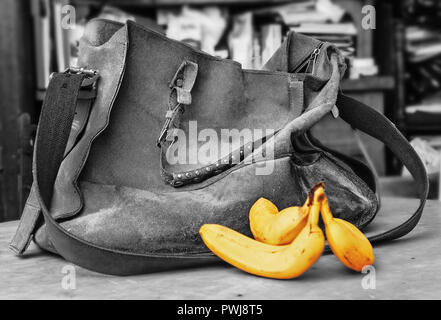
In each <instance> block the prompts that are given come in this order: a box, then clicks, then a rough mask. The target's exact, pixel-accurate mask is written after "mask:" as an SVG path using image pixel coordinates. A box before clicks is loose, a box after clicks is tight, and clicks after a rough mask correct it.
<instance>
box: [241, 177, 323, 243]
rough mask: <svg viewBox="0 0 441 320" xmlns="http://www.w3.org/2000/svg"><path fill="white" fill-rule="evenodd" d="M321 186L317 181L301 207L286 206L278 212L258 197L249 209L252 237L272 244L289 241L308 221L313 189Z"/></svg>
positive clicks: (271, 204) (270, 204)
mask: <svg viewBox="0 0 441 320" xmlns="http://www.w3.org/2000/svg"><path fill="white" fill-rule="evenodd" d="M320 186H321V187H323V183H319V184H317V185H315V186H314V188H312V190H311V191H310V192H309V195H308V198H307V199H306V201H305V203H304V205H303V206H302V207H288V208H285V209H283V210H282V211H280V212H279V210H278V209H277V207H276V206H275V205H274V204H273V203H272V202H271V201H269V200H267V199H265V198H260V199H259V200H257V201H256V203H254V205H253V206H252V207H251V209H250V215H249V219H250V229H251V232H252V234H253V236H254V239H256V240H258V241H260V242H264V243H267V244H273V245H284V244H289V243H291V242H292V241H293V240H294V239H295V238H296V237H297V235H298V234H299V233H300V231H302V229H303V228H304V227H305V225H306V222H307V221H308V215H309V211H310V209H311V208H310V204H311V201H312V197H313V194H314V190H316V189H317V188H319V187H320Z"/></svg>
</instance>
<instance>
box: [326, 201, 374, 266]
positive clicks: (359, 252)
mask: <svg viewBox="0 0 441 320" xmlns="http://www.w3.org/2000/svg"><path fill="white" fill-rule="evenodd" d="M321 213H322V218H323V221H324V223H325V227H326V238H327V240H328V243H329V246H330V247H331V249H332V252H334V254H335V255H336V256H337V258H338V259H339V260H340V261H341V262H342V263H343V264H344V265H345V266H347V267H348V268H350V269H353V270H355V271H361V270H362V269H363V267H364V266H368V265H371V264H373V263H374V260H375V258H374V252H373V249H372V245H371V243H370V242H369V240H368V239H367V238H366V236H365V235H364V234H363V233H362V232H361V231H360V230H359V229H358V228H357V227H356V226H354V225H353V224H351V223H350V222H347V221H345V220H342V219H338V218H334V217H333V216H332V213H331V210H330V209H329V203H328V199H327V198H326V196H325V197H324V199H323V201H322V208H321Z"/></svg>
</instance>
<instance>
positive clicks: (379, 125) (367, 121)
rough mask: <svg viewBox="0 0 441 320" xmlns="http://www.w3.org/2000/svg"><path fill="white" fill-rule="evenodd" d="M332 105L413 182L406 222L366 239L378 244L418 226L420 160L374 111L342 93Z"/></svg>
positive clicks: (424, 190)
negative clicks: (414, 202) (413, 203)
mask: <svg viewBox="0 0 441 320" xmlns="http://www.w3.org/2000/svg"><path fill="white" fill-rule="evenodd" d="M336 104H337V107H338V109H339V111H340V116H341V118H342V119H343V120H344V121H346V122H347V123H348V124H350V125H351V126H352V127H354V128H355V129H358V130H360V131H363V132H364V133H367V134H368V135H370V136H372V137H374V138H376V139H378V140H380V141H381V142H383V143H384V144H385V145H386V146H387V147H388V148H389V149H390V150H391V151H392V152H393V153H394V154H395V156H396V157H397V158H398V159H400V161H401V162H402V163H403V164H404V165H405V166H406V168H407V169H408V170H409V172H410V173H411V174H412V176H413V178H414V179H415V184H416V187H417V190H418V194H419V197H420V204H419V206H418V208H417V209H416V211H415V212H414V213H413V214H412V216H411V217H410V218H409V219H408V220H406V221H405V222H404V223H402V224H401V225H399V226H397V227H395V228H393V229H391V230H389V231H386V232H383V233H381V234H378V235H374V236H372V237H370V238H369V240H370V241H371V242H380V241H387V240H393V239H396V238H399V237H402V236H404V235H406V234H407V233H409V232H410V231H412V229H413V228H415V226H416V225H417V224H418V221H419V220H420V218H421V215H422V213H423V209H424V205H425V203H426V198H427V194H428V191H429V181H428V178H427V173H426V169H425V167H424V165H423V163H422V161H421V159H420V157H419V156H418V154H417V153H416V152H415V150H414V149H413V148H412V146H411V145H410V144H409V142H408V141H407V139H406V138H405V137H404V136H403V135H402V134H401V132H400V131H398V129H397V128H396V127H395V125H394V124H393V123H392V122H391V121H390V120H389V119H387V118H386V117H385V116H384V115H382V114H381V113H379V112H378V111H376V110H375V109H373V108H370V107H368V106H367V105H365V104H363V103H361V102H360V101H357V100H355V99H352V98H350V97H348V96H346V95H343V94H339V96H338V98H337V103H336Z"/></svg>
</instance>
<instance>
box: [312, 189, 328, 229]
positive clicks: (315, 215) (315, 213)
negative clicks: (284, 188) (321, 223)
mask: <svg viewBox="0 0 441 320" xmlns="http://www.w3.org/2000/svg"><path fill="white" fill-rule="evenodd" d="M324 196H325V193H324V190H323V186H322V185H320V186H319V187H318V188H317V189H315V190H314V198H313V200H312V208H311V211H310V213H309V221H308V222H309V224H310V225H317V224H318V220H319V214H320V208H321V205H322V201H323V199H324Z"/></svg>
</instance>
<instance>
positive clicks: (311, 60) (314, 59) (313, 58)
mask: <svg viewBox="0 0 441 320" xmlns="http://www.w3.org/2000/svg"><path fill="white" fill-rule="evenodd" d="M319 54H320V48H315V49H314V51H313V52H312V54H311V57H310V58H309V62H308V67H307V68H306V73H310V74H314V71H315V64H316V63H317V57H318V55H319ZM311 64H312V70H311V72H309V70H310V66H311Z"/></svg>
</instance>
